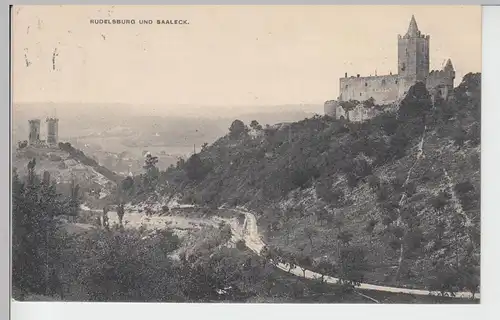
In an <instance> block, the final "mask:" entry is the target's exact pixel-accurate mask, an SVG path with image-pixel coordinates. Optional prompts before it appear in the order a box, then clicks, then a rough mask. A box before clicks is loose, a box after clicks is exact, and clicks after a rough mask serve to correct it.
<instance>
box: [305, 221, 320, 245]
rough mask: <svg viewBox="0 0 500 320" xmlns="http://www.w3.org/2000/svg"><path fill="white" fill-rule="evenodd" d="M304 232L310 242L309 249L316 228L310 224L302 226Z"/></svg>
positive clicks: (316, 232) (315, 233)
mask: <svg viewBox="0 0 500 320" xmlns="http://www.w3.org/2000/svg"><path fill="white" fill-rule="evenodd" d="M304 234H305V236H306V237H307V238H308V239H309V242H310V243H311V250H312V248H313V238H314V236H316V235H317V234H318V230H316V229H315V228H314V227H311V226H305V227H304Z"/></svg>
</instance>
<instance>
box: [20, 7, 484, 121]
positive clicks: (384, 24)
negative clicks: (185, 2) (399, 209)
mask: <svg viewBox="0 0 500 320" xmlns="http://www.w3.org/2000/svg"><path fill="white" fill-rule="evenodd" d="M12 12H13V31H12V32H13V36H12V39H13V43H12V63H13V69H12V70H13V95H12V98H13V99H12V100H13V103H14V104H15V105H19V104H50V103H56V104H58V105H61V104H68V105H69V104H75V103H80V104H102V105H104V104H123V103H127V105H130V106H135V107H131V108H130V109H129V110H127V111H128V112H132V113H133V112H153V113H154V112H160V113H164V112H173V113H183V112H184V111H187V110H184V109H183V108H184V107H186V106H189V108H188V109H196V108H198V109H200V110H199V112H201V113H202V114H203V116H213V112H214V110H215V109H217V108H218V109H219V110H220V111H221V112H225V111H226V110H228V109H229V110H233V111H234V112H241V110H239V109H244V108H245V107H247V108H251V109H253V110H245V111H250V112H252V111H261V110H262V109H266V107H269V106H283V105H288V106H290V105H294V106H297V105H301V104H302V105H305V106H307V105H314V107H313V108H316V105H318V106H319V105H322V104H323V103H324V101H326V100H331V99H335V98H336V97H337V96H338V79H339V78H340V77H342V76H343V75H344V73H345V72H347V73H348V74H351V75H352V74H358V73H359V74H361V75H365V76H366V75H374V74H375V73H377V74H378V75H382V74H389V72H391V71H392V72H393V73H396V70H397V68H396V66H397V35H398V34H404V33H405V32H406V30H407V28H408V24H409V21H410V18H411V15H412V14H414V15H415V18H416V20H417V23H418V27H419V29H420V30H421V32H422V33H424V34H428V35H430V37H431V45H430V59H431V69H440V68H441V66H442V63H443V61H445V59H448V58H451V60H452V62H453V64H454V67H455V69H456V80H455V83H456V84H458V83H459V82H460V81H461V79H462V77H463V76H464V75H465V74H466V73H469V72H480V71H481V7H480V6H196V7H195V6H16V7H14V9H13V11H12ZM353 16H355V17H356V19H354V20H353V18H352V17H353ZM388 16H390V17H391V18H390V19H377V18H376V17H388ZM97 18H107V19H113V18H116V19H124V18H128V19H132V18H135V19H153V20H154V19H187V20H189V25H155V24H154V25H139V24H136V25H121V26H117V25H91V24H90V23H89V19H97ZM53 58H54V61H53ZM53 62H54V64H53ZM154 106H157V107H158V108H157V109H160V110H155V108H154ZM148 108H149V109H150V110H148ZM214 108H215V109H214ZM178 109H181V110H178ZM204 109H205V110H204ZM259 109H261V110H259ZM203 111H206V112H203ZM315 112H321V109H319V110H318V111H315Z"/></svg>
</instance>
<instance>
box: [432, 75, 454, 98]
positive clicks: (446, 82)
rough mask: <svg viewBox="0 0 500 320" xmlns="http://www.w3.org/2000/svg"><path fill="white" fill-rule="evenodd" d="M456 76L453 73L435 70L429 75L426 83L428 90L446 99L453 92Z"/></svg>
mask: <svg viewBox="0 0 500 320" xmlns="http://www.w3.org/2000/svg"><path fill="white" fill-rule="evenodd" d="M454 78H455V74H454V72H453V71H451V72H450V71H446V70H433V71H431V72H430V73H429V76H428V77H427V81H426V87H427V90H428V91H429V92H430V93H431V94H432V95H436V96H441V97H442V98H444V99H446V98H447V97H448V95H449V94H450V92H451V91H452V90H453V81H454Z"/></svg>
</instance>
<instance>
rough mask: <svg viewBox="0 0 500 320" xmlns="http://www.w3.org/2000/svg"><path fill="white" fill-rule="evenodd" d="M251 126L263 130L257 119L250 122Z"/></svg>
mask: <svg viewBox="0 0 500 320" xmlns="http://www.w3.org/2000/svg"><path fill="white" fill-rule="evenodd" d="M250 128H252V129H254V130H262V126H261V125H260V124H259V123H258V122H257V120H252V122H250Z"/></svg>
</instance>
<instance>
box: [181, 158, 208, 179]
mask: <svg viewBox="0 0 500 320" xmlns="http://www.w3.org/2000/svg"><path fill="white" fill-rule="evenodd" d="M184 171H185V172H186V175H187V177H188V178H189V179H190V180H195V181H199V180H202V179H203V178H205V176H206V175H207V173H208V172H209V168H208V166H206V165H205V164H204V163H203V161H202V160H201V158H200V156H199V155H198V154H197V153H195V154H193V155H192V156H191V157H189V159H188V161H187V162H186V165H185V166H184Z"/></svg>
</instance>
